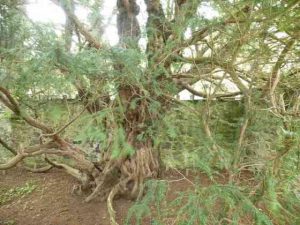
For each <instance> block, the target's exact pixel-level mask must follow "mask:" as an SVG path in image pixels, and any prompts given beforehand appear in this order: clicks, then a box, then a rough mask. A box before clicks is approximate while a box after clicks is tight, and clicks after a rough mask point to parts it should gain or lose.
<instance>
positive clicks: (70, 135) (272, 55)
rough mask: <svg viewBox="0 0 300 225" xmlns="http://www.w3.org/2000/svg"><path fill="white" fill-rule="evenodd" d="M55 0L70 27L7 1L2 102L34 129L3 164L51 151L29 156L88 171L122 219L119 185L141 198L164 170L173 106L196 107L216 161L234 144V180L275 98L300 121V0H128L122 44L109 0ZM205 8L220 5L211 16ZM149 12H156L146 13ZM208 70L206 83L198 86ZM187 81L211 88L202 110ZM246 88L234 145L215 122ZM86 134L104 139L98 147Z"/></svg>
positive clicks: (283, 112) (285, 114)
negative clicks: (184, 95)
mask: <svg viewBox="0 0 300 225" xmlns="http://www.w3.org/2000/svg"><path fill="white" fill-rule="evenodd" d="M51 1H52V2H53V3H54V4H56V5H58V6H59V7H61V9H63V11H64V13H65V15H66V23H65V26H64V29H63V30H60V32H56V30H55V28H54V27H51V26H47V25H43V24H38V23H35V22H33V21H31V20H30V18H28V16H27V15H26V10H25V6H26V3H24V2H23V1H18V0H14V1H10V0H6V1H4V2H3V1H2V3H1V5H0V28H1V33H0V62H1V65H0V80H1V84H0V102H1V105H2V106H4V107H5V108H6V109H7V110H9V111H10V113H11V114H10V116H11V117H13V118H15V119H16V120H19V121H22V122H25V123H26V126H27V127H28V130H31V132H28V134H29V135H28V136H27V137H26V139H28V140H30V139H32V141H27V142H26V143H27V144H24V143H21V141H18V140H16V141H15V142H14V143H12V144H9V143H10V142H11V141H10V140H4V139H3V138H0V144H1V145H3V146H4V147H5V148H6V149H7V150H9V151H10V152H11V154H12V155H13V156H12V157H11V158H10V159H9V160H8V161H7V162H6V163H3V164H0V169H1V170H6V169H9V168H12V167H14V166H16V165H17V164H19V163H21V162H22V161H23V160H25V159H27V158H30V157H35V156H41V158H42V159H43V160H44V162H43V163H42V164H41V165H43V166H42V167H39V168H29V167H28V166H26V163H25V164H24V166H25V168H27V169H29V170H31V171H34V172H45V171H47V170H49V169H51V168H52V167H57V168H60V169H62V170H65V171H66V172H67V173H69V174H70V175H72V176H74V177H75V178H77V179H78V182H79V183H78V186H76V187H74V190H73V191H74V192H76V193H83V194H84V196H86V201H87V202H89V201H91V200H93V199H94V198H100V199H102V200H107V204H108V209H109V213H110V215H111V222H112V224H115V223H116V222H115V219H114V217H115V216H114V214H115V212H114V210H113V207H112V200H113V199H114V197H115V196H116V195H120V196H127V197H130V198H133V199H136V198H140V197H142V195H143V192H144V186H143V184H144V182H145V180H146V179H150V178H157V177H158V176H159V175H160V172H161V170H162V168H163V165H162V163H161V159H160V152H159V151H158V149H159V146H158V144H157V137H158V132H159V129H160V128H161V126H163V125H162V124H163V123H164V122H165V121H164V117H165V115H166V114H167V113H168V112H169V111H172V110H173V109H174V108H177V109H178V107H179V106H180V107H183V108H184V109H185V110H187V111H186V112H189V113H193V114H195V115H197V118H198V119H197V120H195V123H201V124H202V126H203V134H204V136H205V138H206V139H207V142H208V143H209V144H208V146H209V150H208V151H207V155H205V156H203V157H207V156H208V155H209V157H210V158H209V159H208V160H207V161H208V162H209V163H210V165H212V166H215V165H219V164H222V162H223V161H222V160H224V158H225V157H226V154H229V155H230V160H228V161H229V163H227V164H226V165H225V164H224V165H225V166H224V165H223V164H222V165H223V166H221V167H222V169H224V168H225V169H226V170H228V171H229V172H230V174H231V180H232V181H234V180H235V171H237V170H239V168H244V167H247V166H245V165H246V164H247V163H245V162H248V161H247V160H249V158H250V156H251V157H252V156H253V154H254V155H255V154H256V153H255V152H254V151H252V150H251V149H250V148H249V149H250V150H249V149H247V148H248V147H249V146H250V144H249V143H250V142H251V141H252V139H253V138H254V135H252V136H251V135H248V133H247V130H248V128H249V126H252V125H253V124H255V120H256V118H258V117H257V114H256V113H258V112H261V110H266V111H267V112H268V113H270V115H272V116H273V117H275V118H276V121H277V122H276V123H282V127H283V129H284V131H285V132H294V129H296V128H295V127H294V126H292V125H291V120H293V119H295V118H299V113H300V111H299V91H298V90H299V83H297V82H293V81H295V80H299V49H300V48H299V35H300V34H299V28H300V27H299V23H296V22H295V21H299V19H300V18H299V15H300V6H299V1H284V0H282V1H280V0H279V1H247V0H246V1H217V0H216V1H201V0H189V1H185V0H174V1H160V0H144V1H143V2H142V1H137V0H117V1H116V14H117V15H116V27H117V30H118V36H119V43H118V44H117V45H116V46H110V45H108V44H106V43H105V42H104V41H103V39H102V35H103V32H104V30H105V25H104V24H103V21H102V18H101V15H100V12H101V1H81V0H78V1H75V0H51ZM142 6H143V7H142ZM79 7H85V8H86V9H88V10H89V13H90V15H91V16H90V17H89V20H88V22H83V21H81V20H80V19H79V18H78V16H77V15H76V8H79ZM203 10H204V11H205V10H208V11H209V12H211V13H213V12H215V13H216V15H215V17H211V18H207V17H205V15H206V14H205V12H204V11H203ZM139 14H143V15H147V19H146V23H145V24H143V25H142V24H139V20H138V16H139ZM140 40H144V43H145V42H146V46H144V47H143V46H141V45H140V44H139V41H140ZM199 81H200V82H204V83H205V84H206V86H204V87H206V88H202V89H201V90H198V89H196V88H194V87H193V86H192V84H194V83H195V82H199ZM226 82H227V83H230V84H231V86H234V88H233V89H230V88H228V86H226ZM184 89H186V90H188V91H189V92H190V93H191V94H192V95H193V96H199V97H201V98H202V99H204V102H205V103H203V104H204V107H203V110H202V111H199V110H197V109H196V107H194V105H190V104H186V103H184V102H182V101H180V100H179V99H178V98H177V97H176V95H177V94H178V93H179V92H180V91H182V90H184ZM236 96H238V97H239V99H240V102H241V104H242V105H243V113H242V119H241V123H240V124H239V128H238V134H237V135H236V136H235V139H234V141H233V142H234V145H232V146H231V147H230V150H229V151H228V152H227V153H226V154H224V149H225V147H222V146H221V144H220V142H218V139H217V138H218V137H217V136H215V135H214V131H213V129H212V126H211V124H212V122H211V120H212V119H214V117H213V110H212V105H214V104H215V102H222V101H226V100H228V99H234V98H235V97H236ZM51 101H57V102H59V104H62V105H64V107H65V109H67V110H68V116H65V115H64V116H62V117H61V118H60V117H59V116H58V117H55V118H56V121H55V120H54V121H52V122H49V121H50V120H49V119H48V117H47V110H48V109H49V108H51V107H52V106H51V104H50V105H47V104H48V103H49V102H51ZM45 105H47V106H45ZM47 107H48V108H47ZM183 113H184V112H183ZM295 120H296V119H295ZM169 122H170V121H169ZM172 122H174V124H175V121H172ZM215 129H217V128H215ZM251 129H252V130H254V128H251ZM170 132H172V131H170ZM266 132H267V131H266ZM171 135H172V133H171ZM247 135H248V136H247ZM251 138H252V139H251ZM292 139H293V138H292V137H290V136H289V137H285V138H284V139H283V140H282V143H283V144H282V145H283V147H282V149H281V150H279V151H276V152H272V154H271V155H269V156H268V157H266V159H268V160H271V161H272V165H271V166H270V167H269V168H271V167H272V169H271V170H272V173H274V174H275V175H276V174H278V171H279V168H280V165H281V159H282V157H284V156H285V155H286V154H288V152H289V151H290V150H291V149H293V146H294V145H295V142H294V139H293V140H292ZM77 142H80V144H77ZM86 143H96V145H97V146H96V147H93V150H94V151H96V154H97V156H95V155H93V154H92V156H91V151H90V149H88V148H89V147H88V144H86ZM250 147H251V146H250ZM160 149H161V148H160ZM182 151H185V149H182ZM251 154H252V155H251ZM220 162H221V163H220ZM213 164H215V165H213ZM247 165H248V164H247ZM265 171H267V170H265ZM268 171H269V170H268Z"/></svg>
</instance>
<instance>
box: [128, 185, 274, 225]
mask: <svg viewBox="0 0 300 225" xmlns="http://www.w3.org/2000/svg"><path fill="white" fill-rule="evenodd" d="M147 187H148V189H147V190H148V191H147V194H146V195H145V197H144V198H143V199H142V200H141V201H139V202H137V203H136V204H134V205H133V206H132V207H131V208H130V210H129V212H128V218H127V224H132V223H130V221H135V223H134V224H141V222H142V221H143V218H144V219H145V217H148V218H151V220H152V223H153V224H169V223H170V222H171V223H173V224H179V225H180V224H182V225H183V224H203V225H204V224H219V223H221V224H223V223H224V224H227V222H226V221H231V222H230V224H236V225H238V224H241V221H243V219H248V220H249V219H250V220H252V221H253V222H254V221H255V224H257V225H272V224H273V223H272V221H271V219H270V218H269V217H268V216H267V215H266V214H264V213H263V212H262V210H261V209H259V208H257V207H256V206H255V205H254V204H253V203H252V202H251V200H250V198H249V197H248V195H247V193H245V192H243V191H241V190H240V188H239V187H237V186H230V185H219V184H215V185H214V184H212V185H209V186H207V187H204V186H201V185H200V184H199V185H197V186H195V187H194V189H192V190H190V191H185V192H182V193H178V195H177V197H176V198H175V199H173V200H169V199H168V198H167V190H168V185H167V183H166V182H164V181H149V182H148V183H147ZM133 218H134V219H135V220H133Z"/></svg>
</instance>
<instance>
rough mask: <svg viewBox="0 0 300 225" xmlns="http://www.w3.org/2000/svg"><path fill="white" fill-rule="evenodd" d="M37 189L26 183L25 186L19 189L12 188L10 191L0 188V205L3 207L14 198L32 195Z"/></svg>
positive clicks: (33, 184)
mask: <svg viewBox="0 0 300 225" xmlns="http://www.w3.org/2000/svg"><path fill="white" fill-rule="evenodd" d="M36 188H37V185H36V184H35V183H34V182H26V183H25V185H23V186H20V187H14V188H11V189H1V188H0V205H3V204H5V203H7V202H9V201H12V200H14V199H16V198H22V197H24V196H26V195H28V194H30V193H32V192H33V191H34V190H35V189H36Z"/></svg>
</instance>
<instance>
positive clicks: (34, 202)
mask: <svg viewBox="0 0 300 225" xmlns="http://www.w3.org/2000/svg"><path fill="white" fill-rule="evenodd" d="M182 178H183V176H182V175H181V174H179V172H176V171H173V172H168V173H166V174H165V176H164V178H163V179H165V180H169V181H171V182H170V188H169V190H168V193H169V194H168V196H169V197H168V198H174V197H175V193H176V192H178V191H184V190H187V189H188V188H190V187H191V186H192V185H191V183H190V181H189V180H187V179H182ZM187 178H188V179H191V180H194V175H193V174H190V175H188V176H187ZM197 178H199V179H200V180H201V184H202V185H205V184H206V185H207V184H208V183H209V179H208V178H206V177H205V176H204V175H201V174H197ZM28 181H30V182H34V183H35V184H37V189H36V190H34V191H33V192H32V193H31V194H29V195H27V196H25V197H22V198H17V199H15V200H12V201H10V202H8V203H6V204H4V205H0V225H2V224H8V223H7V221H13V222H14V223H13V224H16V225H109V224H110V222H109V216H108V212H107V207H106V202H100V201H93V202H91V203H85V202H84V196H76V195H72V194H71V190H72V187H73V185H74V184H76V181H75V180H74V179H73V178H72V177H70V176H69V175H67V174H65V173H64V172H62V171H60V170H57V169H53V170H51V171H50V172H48V173H46V174H33V173H30V172H27V171H25V170H22V169H21V168H15V169H12V170H9V171H7V172H6V174H5V175H2V174H1V175H0V187H2V188H14V187H17V186H23V185H25V183H26V182H28ZM132 204H133V202H132V201H130V200H126V199H122V198H120V199H117V200H115V201H114V207H115V210H116V212H117V221H118V222H119V224H120V225H121V224H124V221H125V219H126V215H127V211H128V209H129V207H130V206H131V205H132ZM143 224H145V225H147V224H149V222H148V221H147V222H146V221H145V222H143Z"/></svg>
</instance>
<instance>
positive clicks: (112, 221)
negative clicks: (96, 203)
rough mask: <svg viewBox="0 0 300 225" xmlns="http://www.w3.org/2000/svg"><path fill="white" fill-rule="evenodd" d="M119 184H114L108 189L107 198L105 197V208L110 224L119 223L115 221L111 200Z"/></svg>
mask: <svg viewBox="0 0 300 225" xmlns="http://www.w3.org/2000/svg"><path fill="white" fill-rule="evenodd" d="M119 190H120V186H119V184H117V185H116V186H114V187H113V189H112V190H111V191H110V193H109V195H108V198H107V209H108V214H109V216H110V224H111V225H119V224H118V223H117V221H116V211H115V210H114V208H113V203H112V202H113V200H114V197H115V196H116V194H117V193H118V192H119Z"/></svg>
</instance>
